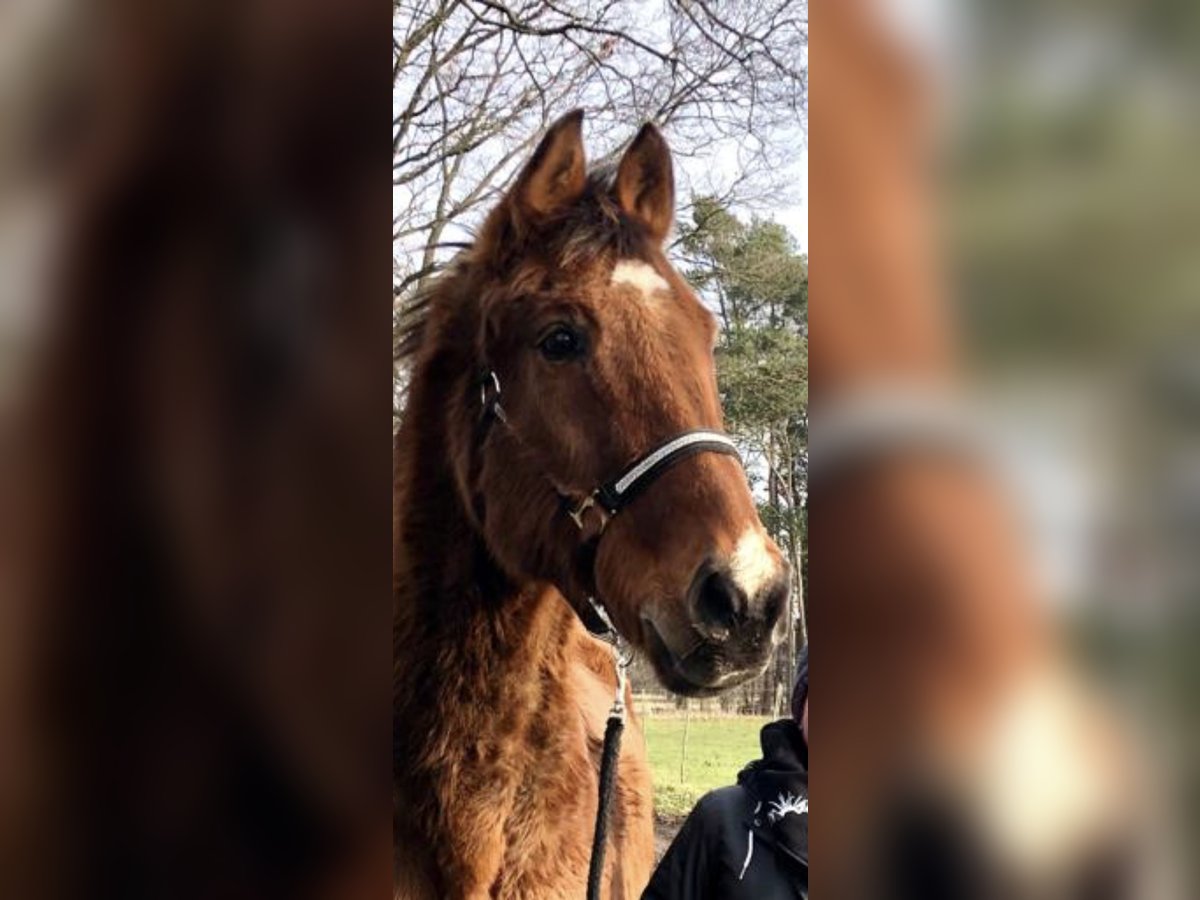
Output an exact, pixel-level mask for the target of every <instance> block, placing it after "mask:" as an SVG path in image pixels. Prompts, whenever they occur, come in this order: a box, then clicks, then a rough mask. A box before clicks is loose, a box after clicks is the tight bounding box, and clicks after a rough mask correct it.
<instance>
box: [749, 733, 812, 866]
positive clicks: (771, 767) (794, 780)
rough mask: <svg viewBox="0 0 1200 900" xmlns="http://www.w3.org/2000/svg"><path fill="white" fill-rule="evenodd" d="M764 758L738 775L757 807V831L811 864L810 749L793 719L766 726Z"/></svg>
mask: <svg viewBox="0 0 1200 900" xmlns="http://www.w3.org/2000/svg"><path fill="white" fill-rule="evenodd" d="M759 741H760V743H761V744H762V752H763V755H762V759H759V760H756V761H755V762H752V763H750V765H748V766H746V768H744V769H742V771H741V773H740V774H739V775H738V784H740V785H741V786H742V787H743V788H744V789H745V790H746V791H747V792H748V793H749V794H750V795H751V796H753V798H754V800H755V803H756V806H755V812H754V816H753V821H752V822H750V823H748V825H749V826H750V827H753V828H754V830H755V831H756V832H759V833H760V834H761V835H762V836H763V837H764V838H766V839H768V840H770V841H771V842H772V843H774V844H775V845H776V846H778V847H779V848H780V849H781V850H783V851H785V852H787V853H789V854H790V855H792V856H794V857H795V858H796V859H797V860H799V861H800V862H802V863H804V864H805V865H807V864H808V746H807V745H806V744H805V742H804V735H803V734H802V733H801V731H800V726H799V725H797V724H796V723H795V722H794V721H793V720H791V719H783V720H780V721H778V722H771V723H770V724H768V725H764V726H763V730H762V732H761V734H760V736H759Z"/></svg>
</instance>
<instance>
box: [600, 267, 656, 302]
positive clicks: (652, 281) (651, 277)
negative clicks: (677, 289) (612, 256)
mask: <svg viewBox="0 0 1200 900" xmlns="http://www.w3.org/2000/svg"><path fill="white" fill-rule="evenodd" d="M610 283H611V284H628V285H632V286H633V287H635V288H637V289H638V290H639V291H641V292H642V294H643V296H645V298H646V299H647V300H649V299H650V298H651V297H652V296H653V295H654V293H655V292H656V291H669V290H671V286H670V285H669V284H667V280H666V279H665V278H663V277H662V276H661V275H659V274H658V273H657V272H655V271H654V267H653V266H652V265H650V264H649V263H644V262H642V261H641V260H640V259H622V260H620V261H619V262H618V263H617V265H616V267H614V268H613V273H612V279H611V280H610Z"/></svg>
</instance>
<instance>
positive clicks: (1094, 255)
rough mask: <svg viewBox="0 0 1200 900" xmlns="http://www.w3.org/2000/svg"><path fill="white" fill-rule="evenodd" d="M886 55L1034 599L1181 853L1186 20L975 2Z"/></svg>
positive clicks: (1168, 5)
mask: <svg viewBox="0 0 1200 900" xmlns="http://www.w3.org/2000/svg"><path fill="white" fill-rule="evenodd" d="M901 15H905V16H910V13H908V12H905V13H901ZM939 15H940V17H941V18H940V20H939ZM910 39H911V40H912V41H913V42H914V47H918V48H920V51H919V52H921V53H923V54H924V55H925V56H926V58H927V59H928V60H929V62H930V70H931V72H933V73H935V90H936V91H937V93H938V94H939V97H940V101H941V102H940V113H941V119H940V126H941V129H942V136H943V141H944V159H943V162H942V168H941V173H940V178H941V183H942V186H943V189H944V198H943V206H944V219H943V221H944V223H945V247H946V253H947V255H946V258H947V260H948V261H949V263H950V269H949V272H948V276H949V279H950V283H951V285H952V291H953V295H954V297H955V299H956V301H957V303H958V311H959V316H960V322H961V326H962V330H963V333H964V335H965V336H966V339H967V341H968V346H969V348H970V354H971V355H970V361H971V363H972V365H973V367H974V368H975V370H976V371H975V377H976V378H977V380H978V383H979V386H980V389H981V392H982V393H983V395H984V396H985V397H986V399H987V401H988V408H989V410H991V412H992V414H993V415H994V417H995V421H996V422H997V423H999V425H1000V429H1002V430H1003V431H1004V432H1007V435H1008V437H1007V438H1006V443H1007V444H1008V446H1007V447H1006V450H1007V451H1008V456H1009V460H1010V462H1011V473H1010V474H1011V476H1012V480H1013V484H1015V485H1016V486H1017V489H1018V491H1019V493H1020V495H1021V496H1022V497H1023V498H1024V501H1025V503H1024V507H1025V513H1026V520H1027V522H1028V526H1029V530H1028V535H1029V545H1030V547H1031V550H1032V552H1033V554H1034V559H1035V560H1036V561H1037V562H1038V567H1039V573H1040V575H1041V578H1042V581H1043V583H1044V585H1045V588H1046V595H1047V597H1048V598H1050V600H1051V602H1053V603H1054V604H1055V605H1056V607H1057V608H1058V609H1059V610H1060V612H1061V613H1062V616H1063V618H1064V620H1065V621H1066V623H1067V625H1068V628H1069V632H1070V634H1071V635H1072V636H1073V637H1074V639H1075V640H1076V641H1077V642H1078V645H1079V646H1080V648H1081V649H1082V651H1083V652H1084V653H1085V654H1086V658H1087V659H1088V661H1089V663H1090V664H1091V666H1092V669H1093V671H1094V672H1096V673H1097V675H1098V677H1100V678H1101V679H1102V680H1103V681H1104V682H1105V683H1106V684H1108V685H1109V686H1110V687H1111V688H1112V689H1113V692H1114V695H1115V697H1116V698H1117V702H1118V704H1119V705H1120V706H1121V707H1122V709H1123V714H1124V715H1126V716H1127V717H1128V719H1129V721H1130V722H1132V723H1135V724H1136V727H1137V734H1138V739H1139V740H1140V742H1141V743H1142V744H1144V746H1145V750H1146V753H1147V754H1148V755H1149V758H1150V759H1151V760H1153V761H1154V765H1155V767H1156V768H1158V771H1160V772H1161V775H1162V783H1160V784H1159V785H1158V788H1159V789H1160V790H1161V791H1162V792H1163V796H1164V797H1168V798H1171V800H1172V802H1171V803H1170V804H1169V807H1170V809H1171V816H1173V817H1176V825H1177V826H1178V828H1176V829H1175V833H1176V834H1178V835H1179V838H1180V840H1179V846H1180V847H1181V848H1195V847H1197V846H1200V654H1197V652H1196V648H1197V647H1198V646H1200V553H1198V552H1197V551H1198V549H1200V172H1198V171H1197V165H1196V164H1197V160H1200V93H1198V92H1197V88H1198V87H1200V81H1198V77H1200V52H1198V50H1200V9H1198V8H1197V7H1196V5H1195V4H1191V3H1185V2H1173V0H1152V2H1148V3H1122V2H1112V3H1100V4H1083V3H1073V2H1041V3H981V2H976V3H972V4H965V5H962V4H960V5H957V8H955V9H950V8H947V9H945V10H942V11H941V12H940V13H939V14H936V15H931V18H930V19H929V21H928V22H927V23H922V24H919V25H918V24H916V23H914V27H913V31H912V33H911V35H910ZM1159 764H1161V766H1160V765H1159ZM1180 858H1181V859H1184V860H1186V861H1187V863H1188V865H1190V866H1192V867H1193V870H1192V872H1191V877H1192V879H1193V880H1192V881H1191V882H1190V885H1189V887H1188V888H1187V892H1186V893H1185V894H1184V895H1185V896H1195V894H1194V891H1195V889H1197V886H1200V881H1197V880H1195V879H1196V876H1197V874H1200V870H1198V869H1196V868H1195V864H1196V855H1195V854H1194V853H1191V852H1185V853H1183V854H1181V855H1180Z"/></svg>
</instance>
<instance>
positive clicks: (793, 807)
mask: <svg viewBox="0 0 1200 900" xmlns="http://www.w3.org/2000/svg"><path fill="white" fill-rule="evenodd" d="M788 813H795V814H796V815H798V816H806V815H808V798H807V797H805V798H803V799H801V798H800V797H797V796H796V795H795V794H780V795H779V798H778V799H776V800H772V801H771V808H770V811H769V812H768V813H767V819H768V820H769V821H770V822H771V824H772V825H774V824H775V823H776V822H778V821H779V820H780V819H782V818H783V817H784V816H786V815H787V814H788Z"/></svg>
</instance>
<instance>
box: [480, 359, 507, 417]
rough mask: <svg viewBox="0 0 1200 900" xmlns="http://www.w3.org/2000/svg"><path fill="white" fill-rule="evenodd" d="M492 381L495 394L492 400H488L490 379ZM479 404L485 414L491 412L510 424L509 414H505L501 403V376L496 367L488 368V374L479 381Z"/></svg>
mask: <svg viewBox="0 0 1200 900" xmlns="http://www.w3.org/2000/svg"><path fill="white" fill-rule="evenodd" d="M489 379H490V380H491V382H492V388H493V389H494V390H495V395H494V396H493V397H492V399H491V401H489V400H488V381H489ZM479 406H480V408H481V409H482V410H483V415H485V416H486V415H487V414H488V413H489V412H491V413H492V414H493V415H495V417H496V418H497V419H499V420H500V421H501V422H504V423H505V424H506V425H507V424H508V416H506V415H505V414H504V407H502V406H501V405H500V378H499V377H498V376H497V375H496V370H495V369H488V372H487V375H485V376H484V377H483V380H482V381H480V382H479Z"/></svg>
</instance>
